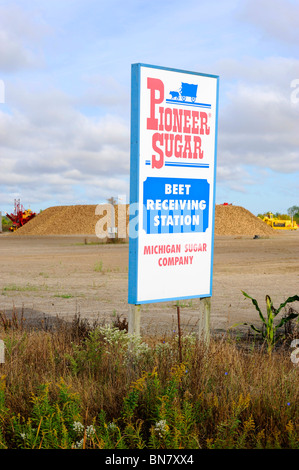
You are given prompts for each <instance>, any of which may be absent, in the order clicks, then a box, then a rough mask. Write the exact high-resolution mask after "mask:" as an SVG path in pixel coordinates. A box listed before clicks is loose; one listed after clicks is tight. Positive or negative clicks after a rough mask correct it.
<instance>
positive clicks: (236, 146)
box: [0, 0, 299, 215]
mask: <svg viewBox="0 0 299 470" xmlns="http://www.w3.org/2000/svg"><path fill="white" fill-rule="evenodd" d="M134 63H144V64H150V65H157V66H163V67H170V68H175V69H182V70H189V71H193V72H199V73H208V74H213V75H219V77H220V89H219V122H218V152H217V178H216V203H217V204H222V203H224V202H228V203H232V204H234V205H239V206H243V207H245V208H246V209H248V210H249V211H251V212H252V213H253V214H255V215H257V214H259V213H264V212H267V211H272V212H280V213H287V210H288V208H290V207H291V206H293V205H299V1H298V0H184V1H182V0H148V1H146V0H126V1H125V2H124V1H121V0H109V1H108V0H51V1H49V0H47V1H46V0H16V1H14V0H9V1H1V0H0V211H2V214H5V212H9V213H10V212H13V209H14V199H15V198H20V200H21V203H22V204H23V205H24V207H25V208H28V207H30V208H31V209H32V210H33V211H37V212H39V211H40V210H43V209H46V208H47V207H50V206H55V205H70V204H100V203H103V202H106V200H107V199H108V198H110V197H116V198H117V197H119V196H120V195H121V196H125V197H126V198H127V202H128V201H129V172H130V100H131V64H134Z"/></svg>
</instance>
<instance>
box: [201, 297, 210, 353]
mask: <svg viewBox="0 0 299 470" xmlns="http://www.w3.org/2000/svg"><path fill="white" fill-rule="evenodd" d="M210 320H211V298H210V297H203V298H201V299H200V304H199V329H198V335H199V339H200V340H203V341H204V343H205V344H206V346H208V345H209V342H210Z"/></svg>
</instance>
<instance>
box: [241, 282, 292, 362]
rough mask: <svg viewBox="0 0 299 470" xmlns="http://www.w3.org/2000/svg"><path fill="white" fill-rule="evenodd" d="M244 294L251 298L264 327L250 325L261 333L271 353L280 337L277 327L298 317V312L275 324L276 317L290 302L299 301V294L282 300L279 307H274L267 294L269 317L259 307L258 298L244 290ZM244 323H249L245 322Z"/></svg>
mask: <svg viewBox="0 0 299 470" xmlns="http://www.w3.org/2000/svg"><path fill="white" fill-rule="evenodd" d="M242 293H243V295H244V296H245V297H247V298H248V299H250V300H251V301H252V303H253V305H254V306H255V308H256V310H257V311H258V313H259V316H260V319H261V320H262V324H263V328H262V329H260V328H257V327H256V326H254V325H250V327H251V328H252V329H253V330H254V331H256V332H257V333H259V334H261V335H262V337H263V338H264V340H265V341H266V343H267V346H268V352H269V353H271V351H272V349H273V347H274V345H275V343H276V342H277V340H278V339H279V336H276V332H277V329H278V328H280V327H282V326H283V325H284V324H285V323H288V322H289V321H291V320H293V319H295V318H297V317H298V315H299V314H298V313H293V312H292V313H290V314H289V315H287V316H286V317H283V318H282V319H281V320H280V321H279V322H278V323H277V324H276V325H275V324H274V319H275V317H276V316H277V315H278V314H279V312H280V311H281V309H282V308H283V307H285V306H286V305H287V304H288V303H291V302H295V301H299V296H298V295H294V296H293V297H288V299H287V300H286V301H285V302H282V303H281V304H280V306H279V307H278V308H274V306H273V302H272V300H271V298H270V296H269V295H266V306H267V317H266V318H265V316H264V315H263V314H262V311H261V309H260V307H259V304H258V302H257V300H256V299H254V298H252V297H250V295H248V294H246V292H244V291H242ZM243 325H249V324H248V323H243Z"/></svg>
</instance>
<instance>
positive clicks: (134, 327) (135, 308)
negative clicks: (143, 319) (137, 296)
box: [128, 305, 141, 336]
mask: <svg viewBox="0 0 299 470" xmlns="http://www.w3.org/2000/svg"><path fill="white" fill-rule="evenodd" d="M140 311H141V305H130V306H129V319H128V334H130V335H138V336H140Z"/></svg>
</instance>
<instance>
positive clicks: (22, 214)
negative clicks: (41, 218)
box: [6, 199, 36, 232]
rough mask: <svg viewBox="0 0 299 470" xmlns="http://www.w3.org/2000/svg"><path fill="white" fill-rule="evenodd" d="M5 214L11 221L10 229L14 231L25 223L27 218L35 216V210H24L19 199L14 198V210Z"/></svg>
mask: <svg viewBox="0 0 299 470" xmlns="http://www.w3.org/2000/svg"><path fill="white" fill-rule="evenodd" d="M6 216H7V217H8V218H9V219H10V220H11V221H12V226H11V227H10V229H9V230H10V231H11V232H14V231H15V230H17V229H18V228H20V227H22V226H23V225H25V224H26V223H27V222H29V220H31V219H33V217H35V216H36V213H35V212H32V210H30V209H27V210H25V209H24V207H23V206H22V205H21V203H20V199H15V210H14V213H13V214H7V213H6Z"/></svg>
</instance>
